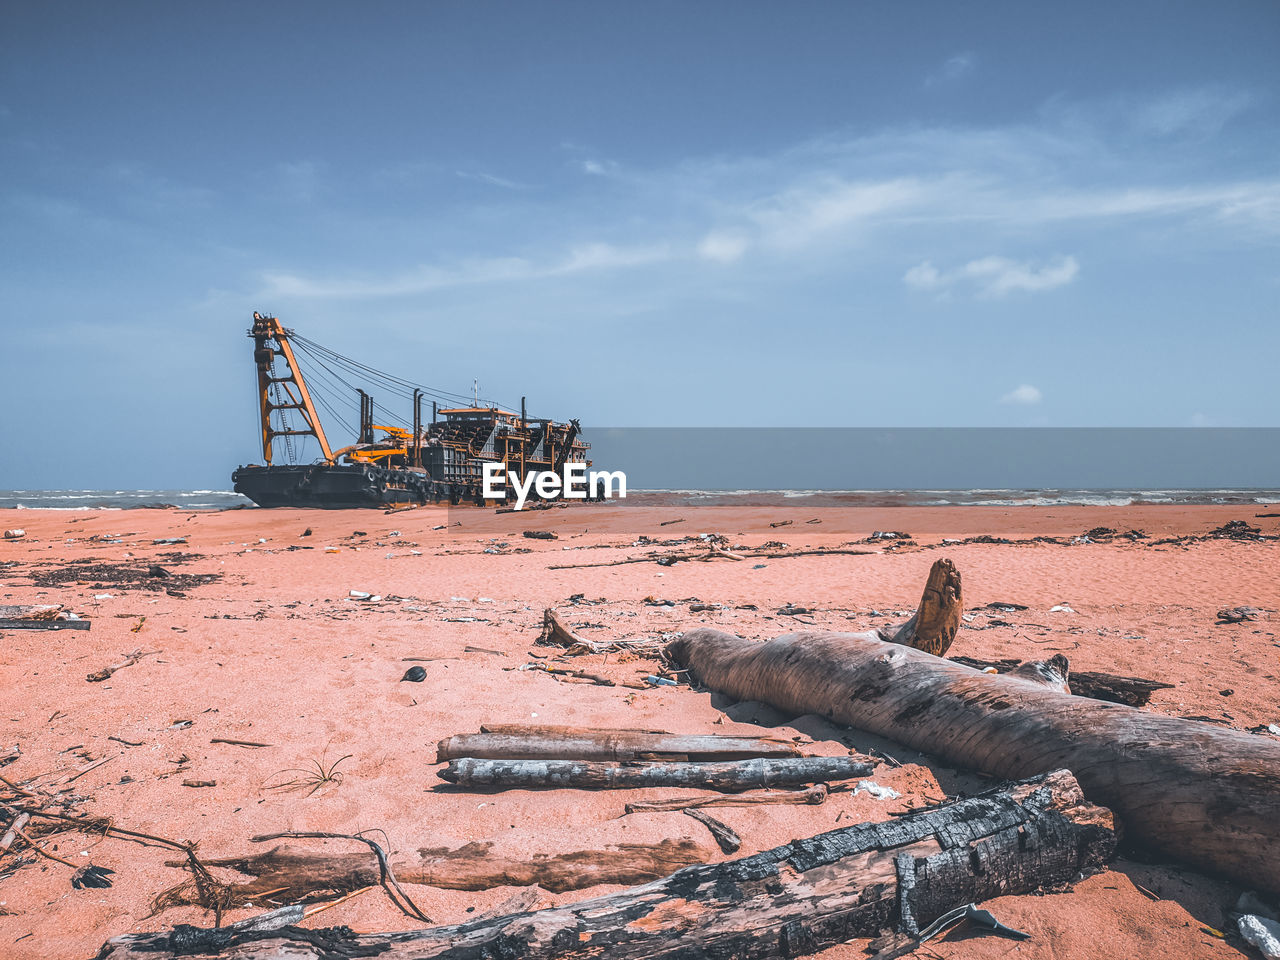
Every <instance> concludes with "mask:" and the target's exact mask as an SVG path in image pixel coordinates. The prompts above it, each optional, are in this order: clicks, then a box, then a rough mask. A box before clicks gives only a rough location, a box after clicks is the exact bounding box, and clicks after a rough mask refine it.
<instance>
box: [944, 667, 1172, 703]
mask: <svg viewBox="0 0 1280 960" xmlns="http://www.w3.org/2000/svg"><path fill="white" fill-rule="evenodd" d="M950 659H951V661H952V662H954V663H963V664H964V665H965V666H968V667H974V668H975V669H977V670H994V671H996V673H1008V672H1009V671H1010V670H1013V669H1016V668H1017V667H1018V666H1020V661H1018V660H976V659H974V658H973V657H951V658H950ZM1067 688H1068V689H1069V690H1070V691H1071V692H1072V693H1074V694H1075V695H1076V696H1077V697H1088V698H1090V699H1091V700H1106V701H1107V702H1108V703H1124V704H1128V705H1129V706H1131V707H1145V706H1146V705H1147V704H1148V703H1149V702H1150V701H1151V694H1152V693H1153V692H1155V691H1156V690H1171V689H1173V684H1172V683H1162V682H1160V681H1159V680H1146V679H1144V678H1143V677H1122V676H1120V675H1119V674H1115V673H1101V672H1099V671H1097V670H1076V671H1074V672H1073V673H1071V674H1070V675H1069V676H1068V677H1067Z"/></svg>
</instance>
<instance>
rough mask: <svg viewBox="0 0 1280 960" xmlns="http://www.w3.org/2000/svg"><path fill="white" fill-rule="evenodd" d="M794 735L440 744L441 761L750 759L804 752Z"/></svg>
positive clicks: (502, 738) (455, 740)
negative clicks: (462, 758)
mask: <svg viewBox="0 0 1280 960" xmlns="http://www.w3.org/2000/svg"><path fill="white" fill-rule="evenodd" d="M799 755H800V751H799V750H798V749H797V748H796V745H795V744H794V743H791V742H790V741H789V740H779V739H777V738H775V737H724V736H715V735H700V736H679V735H670V734H667V735H654V734H643V733H633V732H630V731H626V730H586V731H580V732H576V733H567V734H537V733H535V734H516V733H497V734H485V733H462V734H457V735H455V736H452V737H446V738H445V739H443V740H441V741H440V743H439V744H437V746H436V763H444V762H445V761H446V760H457V759H459V758H461V757H475V758H477V759H488V760H618V761H622V760H694V761H712V760H749V759H751V758H753V757H798V756H799Z"/></svg>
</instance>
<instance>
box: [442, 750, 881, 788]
mask: <svg viewBox="0 0 1280 960" xmlns="http://www.w3.org/2000/svg"><path fill="white" fill-rule="evenodd" d="M871 769H872V765H871V764H869V763H864V762H862V761H860V760H854V759H852V758H850V757H787V758H783V759H777V760H730V761H725V762H723V763H642V762H641V763H595V762H592V761H590V760H473V759H470V758H463V759H461V760H450V761H449V765H448V766H447V767H445V768H444V769H443V770H441V771H440V772H439V774H438V776H439V777H440V778H441V779H442V780H447V781H448V782H449V783H456V784H459V785H460V786H464V787H579V788H586V789H604V790H611V789H621V788H627V787H696V788H698V789H701V790H723V791H729V792H732V791H736V790H750V789H752V788H753V787H782V786H791V785H796V784H802V783H821V782H824V781H827V780H852V779H854V778H857V777H865V776H867V775H868V774H870V773H871Z"/></svg>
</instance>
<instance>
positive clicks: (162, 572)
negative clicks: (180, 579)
mask: <svg viewBox="0 0 1280 960" xmlns="http://www.w3.org/2000/svg"><path fill="white" fill-rule="evenodd" d="M147 576H148V577H155V578H157V579H159V580H168V579H169V578H170V577H171V576H173V574H171V573H170V572H169V571H168V570H166V569H165V568H164V567H162V566H160V564H158V563H153V564H151V566H149V567H147Z"/></svg>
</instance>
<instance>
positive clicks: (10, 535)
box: [4, 527, 27, 540]
mask: <svg viewBox="0 0 1280 960" xmlns="http://www.w3.org/2000/svg"><path fill="white" fill-rule="evenodd" d="M26 535H27V531H25V530H23V529H22V528H21V527H14V528H13V529H12V530H6V531H5V532H4V538H5V539H6V540H21V539H22V538H23V537H25V536H26Z"/></svg>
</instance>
